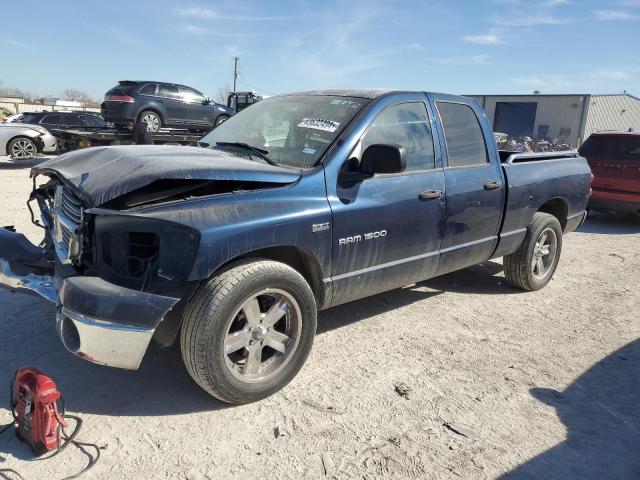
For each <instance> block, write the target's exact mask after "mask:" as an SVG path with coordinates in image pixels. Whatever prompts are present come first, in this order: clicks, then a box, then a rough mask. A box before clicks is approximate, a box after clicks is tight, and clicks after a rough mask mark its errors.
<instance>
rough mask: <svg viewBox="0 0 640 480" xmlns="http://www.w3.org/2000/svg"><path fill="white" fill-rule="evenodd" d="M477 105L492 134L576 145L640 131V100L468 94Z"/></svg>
mask: <svg viewBox="0 0 640 480" xmlns="http://www.w3.org/2000/svg"><path fill="white" fill-rule="evenodd" d="M468 96H469V97H472V98H475V99H476V100H478V102H480V104H481V105H482V107H483V108H484V110H485V112H486V113H487V116H488V117H489V120H490V121H491V122H492V124H493V130H494V131H495V132H502V133H507V134H509V135H510V136H513V137H523V136H529V137H533V138H541V137H548V138H557V139H559V140H560V141H562V142H563V143H568V144H570V145H575V146H579V145H580V144H581V143H582V142H583V141H584V140H586V139H587V138H588V137H589V135H591V134H592V133H594V132H601V131H605V130H617V131H624V130H629V129H630V128H633V129H635V130H639V131H640V98H637V97H634V96H633V95H629V94H627V93H621V94H611V95H589V94H575V95H538V94H533V95H468Z"/></svg>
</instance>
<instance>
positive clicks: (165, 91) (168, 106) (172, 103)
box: [159, 85, 185, 126]
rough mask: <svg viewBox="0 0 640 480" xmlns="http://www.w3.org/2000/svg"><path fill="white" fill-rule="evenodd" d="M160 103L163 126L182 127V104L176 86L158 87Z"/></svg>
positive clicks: (183, 110) (183, 109)
mask: <svg viewBox="0 0 640 480" xmlns="http://www.w3.org/2000/svg"><path fill="white" fill-rule="evenodd" d="M159 87H160V88H159V95H160V97H161V98H160V99H159V101H160V103H161V104H163V105H164V112H162V114H163V116H164V122H165V124H170V126H179V125H184V112H185V108H184V102H183V101H182V97H181V96H180V90H178V87H177V86H176V85H160V86H159Z"/></svg>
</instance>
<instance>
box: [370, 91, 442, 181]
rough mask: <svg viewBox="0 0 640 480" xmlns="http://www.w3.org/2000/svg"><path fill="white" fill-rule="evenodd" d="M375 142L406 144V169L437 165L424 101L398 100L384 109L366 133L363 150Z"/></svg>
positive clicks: (426, 168)
mask: <svg viewBox="0 0 640 480" xmlns="http://www.w3.org/2000/svg"><path fill="white" fill-rule="evenodd" d="M376 143H396V144H398V145H401V146H403V147H404V148H405V150H406V160H407V169H406V170H405V171H407V172H411V171H416V170H428V169H431V168H435V156H434V153H433V137H432V135H431V126H430V122H429V116H428V115H427V108H426V106H425V104H424V103H422V102H408V103H399V104H397V105H391V106H389V107H387V108H386V109H384V110H383V111H382V113H380V114H379V115H378V116H377V117H376V119H375V120H374V121H373V123H372V124H371V126H370V127H369V130H367V133H365V134H364V137H363V138H362V150H363V151H364V150H365V149H366V148H367V147H368V146H369V145H373V144H376Z"/></svg>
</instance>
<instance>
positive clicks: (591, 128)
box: [584, 94, 640, 140]
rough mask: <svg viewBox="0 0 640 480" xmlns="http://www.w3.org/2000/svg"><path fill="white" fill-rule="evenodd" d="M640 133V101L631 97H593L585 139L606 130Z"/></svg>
mask: <svg viewBox="0 0 640 480" xmlns="http://www.w3.org/2000/svg"><path fill="white" fill-rule="evenodd" d="M629 128H633V129H635V130H638V131H640V99H638V98H635V97H633V96H631V95H626V94H621V95H593V96H592V97H591V102H590V104H589V114H588V115H587V122H586V125H585V132H584V139H585V140H586V139H587V138H588V137H589V135H591V134H592V133H595V132H602V131H606V130H613V131H626V130H629Z"/></svg>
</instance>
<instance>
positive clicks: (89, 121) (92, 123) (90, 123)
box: [82, 115, 105, 127]
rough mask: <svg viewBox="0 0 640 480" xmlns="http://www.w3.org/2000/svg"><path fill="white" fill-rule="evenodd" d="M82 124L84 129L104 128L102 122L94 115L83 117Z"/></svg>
mask: <svg viewBox="0 0 640 480" xmlns="http://www.w3.org/2000/svg"><path fill="white" fill-rule="evenodd" d="M82 124H83V125H84V126H85V127H104V126H105V125H104V122H103V121H101V120H100V119H99V118H98V117H96V116H95V115H83V117H82Z"/></svg>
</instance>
